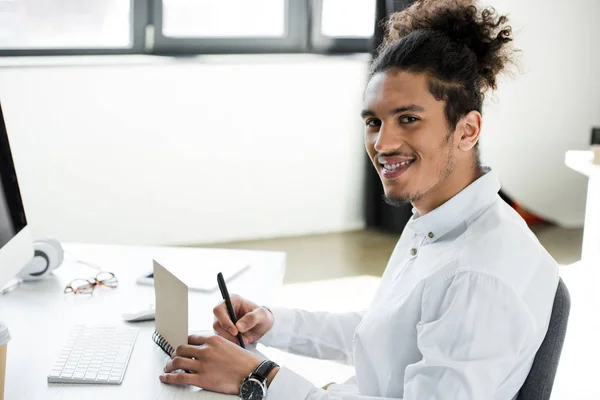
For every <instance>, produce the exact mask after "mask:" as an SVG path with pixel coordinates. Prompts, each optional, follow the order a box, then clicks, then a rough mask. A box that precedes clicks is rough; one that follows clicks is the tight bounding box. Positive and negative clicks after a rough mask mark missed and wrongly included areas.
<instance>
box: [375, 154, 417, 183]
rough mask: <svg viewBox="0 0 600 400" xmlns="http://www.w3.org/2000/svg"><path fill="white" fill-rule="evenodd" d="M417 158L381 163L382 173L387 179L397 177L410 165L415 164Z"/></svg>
mask: <svg viewBox="0 0 600 400" xmlns="http://www.w3.org/2000/svg"><path fill="white" fill-rule="evenodd" d="M414 161H415V160H414V159H413V160H405V161H402V162H398V163H394V164H389V163H379V165H380V166H381V175H382V176H383V177H384V178H386V179H396V178H398V177H399V176H400V175H402V174H403V173H404V172H405V171H406V170H407V169H408V168H410V166H411V165H412V164H413V162H414Z"/></svg>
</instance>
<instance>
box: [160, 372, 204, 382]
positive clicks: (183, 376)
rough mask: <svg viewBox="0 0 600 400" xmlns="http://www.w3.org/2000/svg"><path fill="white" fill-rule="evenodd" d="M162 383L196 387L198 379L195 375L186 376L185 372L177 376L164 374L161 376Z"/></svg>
mask: <svg viewBox="0 0 600 400" xmlns="http://www.w3.org/2000/svg"><path fill="white" fill-rule="evenodd" d="M159 379H160V381H161V382H162V383H168V384H171V385H194V384H195V381H196V380H197V379H198V377H197V375H195V374H186V373H185V372H179V373H176V374H171V373H169V374H163V375H160V376H159Z"/></svg>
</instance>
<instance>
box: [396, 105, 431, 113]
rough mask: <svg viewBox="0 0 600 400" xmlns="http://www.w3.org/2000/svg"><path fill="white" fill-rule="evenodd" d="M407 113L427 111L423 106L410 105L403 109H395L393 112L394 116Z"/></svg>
mask: <svg viewBox="0 0 600 400" xmlns="http://www.w3.org/2000/svg"><path fill="white" fill-rule="evenodd" d="M406 111H415V112H423V111H425V109H424V108H423V107H421V106H418V105H416V104H408V105H405V106H402V107H398V108H394V109H393V110H392V112H391V114H392V115H395V114H400V113H403V112H406Z"/></svg>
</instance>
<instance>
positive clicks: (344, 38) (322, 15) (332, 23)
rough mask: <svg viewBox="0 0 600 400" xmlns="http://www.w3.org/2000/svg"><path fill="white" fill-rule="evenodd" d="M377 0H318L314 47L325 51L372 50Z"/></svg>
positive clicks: (315, 16)
mask: <svg viewBox="0 0 600 400" xmlns="http://www.w3.org/2000/svg"><path fill="white" fill-rule="evenodd" d="M376 3H377V2H376V0H314V6H313V7H314V8H313V28H312V32H311V41H312V45H313V48H314V49H315V50H316V51H318V52H324V53H348V52H369V51H370V50H371V46H372V40H373V33H374V30H375V7H376Z"/></svg>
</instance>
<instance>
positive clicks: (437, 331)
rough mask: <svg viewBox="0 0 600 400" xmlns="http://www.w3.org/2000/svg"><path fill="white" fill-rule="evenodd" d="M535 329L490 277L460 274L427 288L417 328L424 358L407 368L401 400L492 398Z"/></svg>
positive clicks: (528, 316) (520, 306) (526, 312)
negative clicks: (402, 398) (402, 399)
mask: <svg viewBox="0 0 600 400" xmlns="http://www.w3.org/2000/svg"><path fill="white" fill-rule="evenodd" d="M535 325H536V324H535V320H534V319H533V316H532V315H531V313H530V312H529V309H528V308H527V307H526V305H525V304H524V303H523V302H522V300H521V299H520V297H519V296H518V295H517V294H516V293H515V292H514V291H513V290H512V289H510V288H509V287H508V286H506V285H505V284H504V283H502V282H501V281H500V280H499V279H497V278H495V277H493V276H489V275H486V274H481V273H474V272H460V273H458V274H456V275H455V276H452V277H450V278H447V279H445V280H443V281H441V282H438V283H435V284H433V285H432V286H430V287H428V288H426V289H425V292H424V293H423V299H422V319H421V322H420V323H419V324H418V325H417V345H418V348H419V350H420V352H421V353H422V355H423V358H422V359H421V361H419V362H417V363H415V364H412V365H409V366H408V367H407V368H406V373H405V381H404V400H419V399H441V398H444V399H470V400H478V399H493V398H495V397H496V393H497V390H498V387H499V386H500V385H501V383H502V382H503V381H504V380H505V379H506V378H507V376H508V374H509V373H510V372H511V370H513V369H514V368H515V365H516V364H517V363H518V362H522V360H521V359H520V357H519V356H520V354H521V353H522V351H523V350H524V349H525V348H526V347H527V346H528V345H530V341H531V338H532V335H534V333H535ZM520 360H521V361H520ZM517 390H518V389H517Z"/></svg>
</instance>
